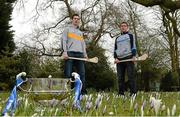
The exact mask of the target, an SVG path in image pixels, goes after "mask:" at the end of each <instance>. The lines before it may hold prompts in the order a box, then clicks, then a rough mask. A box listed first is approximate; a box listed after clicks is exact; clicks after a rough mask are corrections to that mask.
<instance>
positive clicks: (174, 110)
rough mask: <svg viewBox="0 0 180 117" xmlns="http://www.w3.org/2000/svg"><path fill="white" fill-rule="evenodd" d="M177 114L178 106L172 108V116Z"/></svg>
mask: <svg viewBox="0 0 180 117" xmlns="http://www.w3.org/2000/svg"><path fill="white" fill-rule="evenodd" d="M175 114H176V104H174V105H173V107H172V116H174V115H175Z"/></svg>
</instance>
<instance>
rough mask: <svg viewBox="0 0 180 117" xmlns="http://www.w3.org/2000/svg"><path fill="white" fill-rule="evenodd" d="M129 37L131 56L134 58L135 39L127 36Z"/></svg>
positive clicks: (130, 35)
mask: <svg viewBox="0 0 180 117" xmlns="http://www.w3.org/2000/svg"><path fill="white" fill-rule="evenodd" d="M129 37H130V43H131V52H132V56H133V57H135V56H136V43H135V39H134V37H133V35H132V34H129Z"/></svg>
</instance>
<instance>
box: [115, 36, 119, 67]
mask: <svg viewBox="0 0 180 117" xmlns="http://www.w3.org/2000/svg"><path fill="white" fill-rule="evenodd" d="M117 38H118V37H117ZM117 38H116V40H117ZM116 40H115V44H114V59H115V60H114V63H115V64H116V63H119V60H118V59H117V53H116V50H117V42H116Z"/></svg>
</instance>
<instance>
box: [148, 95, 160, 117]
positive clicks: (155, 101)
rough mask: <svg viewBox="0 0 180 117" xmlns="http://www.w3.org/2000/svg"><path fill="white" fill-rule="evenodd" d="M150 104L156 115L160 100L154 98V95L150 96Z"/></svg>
mask: <svg viewBox="0 0 180 117" xmlns="http://www.w3.org/2000/svg"><path fill="white" fill-rule="evenodd" d="M150 104H151V108H154V111H155V113H156V115H158V112H159V109H160V107H161V104H162V102H161V100H160V99H155V97H152V96H150Z"/></svg>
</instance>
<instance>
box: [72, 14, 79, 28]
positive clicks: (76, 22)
mask: <svg viewBox="0 0 180 117" xmlns="http://www.w3.org/2000/svg"><path fill="white" fill-rule="evenodd" d="M79 23H80V18H79V16H74V17H73V19H72V24H73V25H74V26H79Z"/></svg>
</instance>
